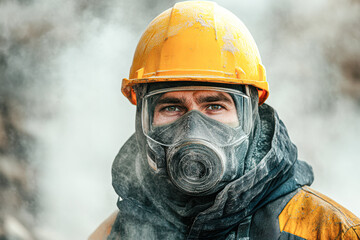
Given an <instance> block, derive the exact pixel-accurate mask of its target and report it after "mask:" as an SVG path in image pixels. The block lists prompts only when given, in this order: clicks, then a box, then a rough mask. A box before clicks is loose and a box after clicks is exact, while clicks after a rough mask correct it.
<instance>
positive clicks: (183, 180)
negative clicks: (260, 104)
mask: <svg viewBox="0 0 360 240" xmlns="http://www.w3.org/2000/svg"><path fill="white" fill-rule="evenodd" d="M251 109H252V108H251V99H250V97H249V89H248V86H244V91H240V90H235V89H231V88H222V87H210V86H186V87H172V88H162V89H157V90H154V91H150V92H148V93H147V94H146V95H145V96H144V97H143V99H142V112H141V121H142V130H143V133H144V135H145V136H146V143H147V144H146V147H147V149H146V153H147V160H148V163H149V165H150V167H151V168H152V169H153V170H154V173H155V174H159V175H162V176H167V177H168V178H169V179H170V180H171V182H172V184H173V185H174V186H175V187H176V188H177V189H179V190H180V191H182V192H183V193H185V194H188V195H197V196H199V195H200V196H203V195H208V194H211V193H215V192H217V191H218V190H220V189H221V188H222V187H223V186H224V185H226V184H227V183H228V182H230V181H232V180H234V179H236V178H238V177H239V176H241V175H242V174H243V171H244V159H245V156H246V153H247V150H248V147H249V135H250V132H251V130H252V123H253V121H252V112H251Z"/></svg>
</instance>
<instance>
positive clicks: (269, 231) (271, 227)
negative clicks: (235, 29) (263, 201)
mask: <svg viewBox="0 0 360 240" xmlns="http://www.w3.org/2000/svg"><path fill="white" fill-rule="evenodd" d="M297 192H298V189H297V190H295V191H293V192H291V193H289V194H287V195H285V196H283V197H281V198H278V199H276V200H275V201H272V202H271V203H269V204H267V205H265V206H264V207H262V208H260V209H259V210H257V211H256V212H255V214H254V215H253V217H252V222H251V230H250V232H249V237H250V239H268V240H272V239H274V240H275V239H278V238H279V237H280V234H281V233H280V226H279V219H278V216H279V215H280V213H281V212H282V210H283V209H284V207H285V206H286V204H287V203H288V202H289V201H290V199H291V198H292V197H294V196H295V194H296V193H297Z"/></svg>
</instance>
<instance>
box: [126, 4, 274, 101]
mask: <svg viewBox="0 0 360 240" xmlns="http://www.w3.org/2000/svg"><path fill="white" fill-rule="evenodd" d="M170 81H194V82H215V83H227V84H242V85H252V86H255V87H257V89H258V90H259V104H262V103H264V102H265V100H266V98H267V97H268V95H269V87H268V83H267V81H266V74H265V68H264V66H263V65H262V64H261V58H260V54H259V51H258V48H257V46H256V43H255V41H254V39H253V37H252V36H251V34H250V32H249V31H248V29H247V28H246V27H245V25H244V24H243V23H242V22H241V21H240V19H238V18H237V17H236V16H235V15H234V14H232V13H231V12H230V11H228V10H226V9H224V8H222V7H220V6H218V5H217V4H216V3H214V2H208V1H188V2H180V3H177V4H175V6H174V7H173V8H171V9H168V10H166V11H164V12H163V13H161V14H160V15H159V16H157V17H156V18H155V19H154V20H153V21H152V22H151V23H150V24H149V26H148V27H147V29H146V30H145V32H144V33H143V35H142V37H141V39H140V41H139V43H138V45H137V48H136V51H135V55H134V59H133V63H132V66H131V69H130V75H129V79H123V82H122V92H123V94H124V95H125V96H126V97H127V98H128V99H129V100H130V102H131V103H133V104H136V95H135V92H134V90H133V88H132V87H133V86H134V85H135V84H139V83H153V82H170Z"/></svg>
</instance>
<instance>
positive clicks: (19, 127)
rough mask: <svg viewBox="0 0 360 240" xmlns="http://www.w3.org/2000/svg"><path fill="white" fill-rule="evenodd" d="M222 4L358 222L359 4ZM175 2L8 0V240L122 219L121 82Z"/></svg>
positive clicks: (1, 54)
mask: <svg viewBox="0 0 360 240" xmlns="http://www.w3.org/2000/svg"><path fill="white" fill-rule="evenodd" d="M216 2H217V3H218V4H219V5H221V6H223V7H225V8H227V9H229V10H231V11H232V12H233V13H234V14H235V15H237V16H238V17H239V18H240V19H242V21H243V22H244V23H245V25H246V26H247V27H248V28H249V30H250V32H251V33H252V34H253V36H254V38H255V40H256V42H257V44H258V47H259V50H260V53H261V55H262V60H263V63H264V65H265V67H266V69H267V76H268V81H269V84H270V97H269V99H268V100H267V103H268V104H270V105H272V106H273V107H274V108H275V109H277V111H278V113H279V115H280V117H281V118H282V119H283V121H284V122H285V124H286V126H287V127H288V130H289V133H290V137H291V139H292V140H293V141H294V142H295V143H296V144H297V146H298V149H299V157H300V159H303V160H306V161H307V162H309V163H310V164H311V165H312V166H313V168H314V171H315V182H314V184H313V188H315V189H316V190H318V191H320V192H322V193H324V194H326V195H328V196H330V197H331V198H333V199H334V200H336V201H337V202H339V203H340V204H342V205H344V206H346V207H347V208H348V209H349V210H351V211H352V212H354V213H355V214H356V215H358V216H359V215H360V206H359V204H358V202H359V201H360V191H359V186H358V184H359V182H360V174H359V173H358V169H359V167H358V162H359V153H358V151H359V143H360V141H359V140H360V139H359V138H360V137H359V135H360V121H359V116H360V43H359V36H360V30H359V29H360V27H359V19H360V1H358V0H343V1H336V0H327V1H325V0H317V1H316V2H315V1H310V0H304V1H287V0H279V1H266V0H252V1H250V0H247V1H244V0H240V1H239V0H223V1H216ZM174 3H175V1H160V0H151V1H145V0H142V1H115V0H108V1H95V0H87V1H86V0H78V1H75V0H73V1H72V0H62V1H59V0H37V1H31V0H28V1H25V0H23V1H20V0H18V1H15V0H14V1H6V0H0V113H1V114H0V194H1V198H0V200H1V207H0V236H2V235H1V234H3V235H4V234H5V232H12V234H13V235H17V236H21V238H22V239H54V240H63V239H85V238H86V237H87V236H88V235H89V234H90V233H91V232H92V231H93V230H94V229H95V228H96V227H97V226H98V225H99V224H100V222H101V221H102V220H103V219H105V218H106V217H107V216H108V215H109V214H110V213H111V212H112V211H114V210H115V209H116V200H117V196H116V194H115V193H114V191H113V189H112V186H111V175H110V171H111V164H112V161H113V159H114V157H115V155H116V153H117V151H118V150H119V148H120V147H121V145H122V144H123V143H124V142H125V141H126V139H127V138H128V137H129V136H130V135H131V134H132V133H133V132H134V114H135V106H133V105H131V104H130V103H129V102H128V101H127V99H126V98H124V97H123V96H122V94H121V91H120V86H121V79H122V78H123V77H128V72H129V69H130V65H131V62H132V56H133V53H134V50H135V48H136V44H137V41H138V40H139V38H140V36H141V33H142V31H143V30H144V29H145V28H146V26H147V24H148V23H149V22H150V21H151V19H153V18H154V17H155V16H156V15H158V14H159V13H161V12H162V11H163V10H165V9H167V8H169V7H171V6H172V5H173V4H174ZM5 235H6V234H5Z"/></svg>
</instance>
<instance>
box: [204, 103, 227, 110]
mask: <svg viewBox="0 0 360 240" xmlns="http://www.w3.org/2000/svg"><path fill="white" fill-rule="evenodd" d="M223 108H224V107H223V106H221V105H216V104H213V105H209V106H208V107H207V110H210V111H219V110H221V109H223Z"/></svg>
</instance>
